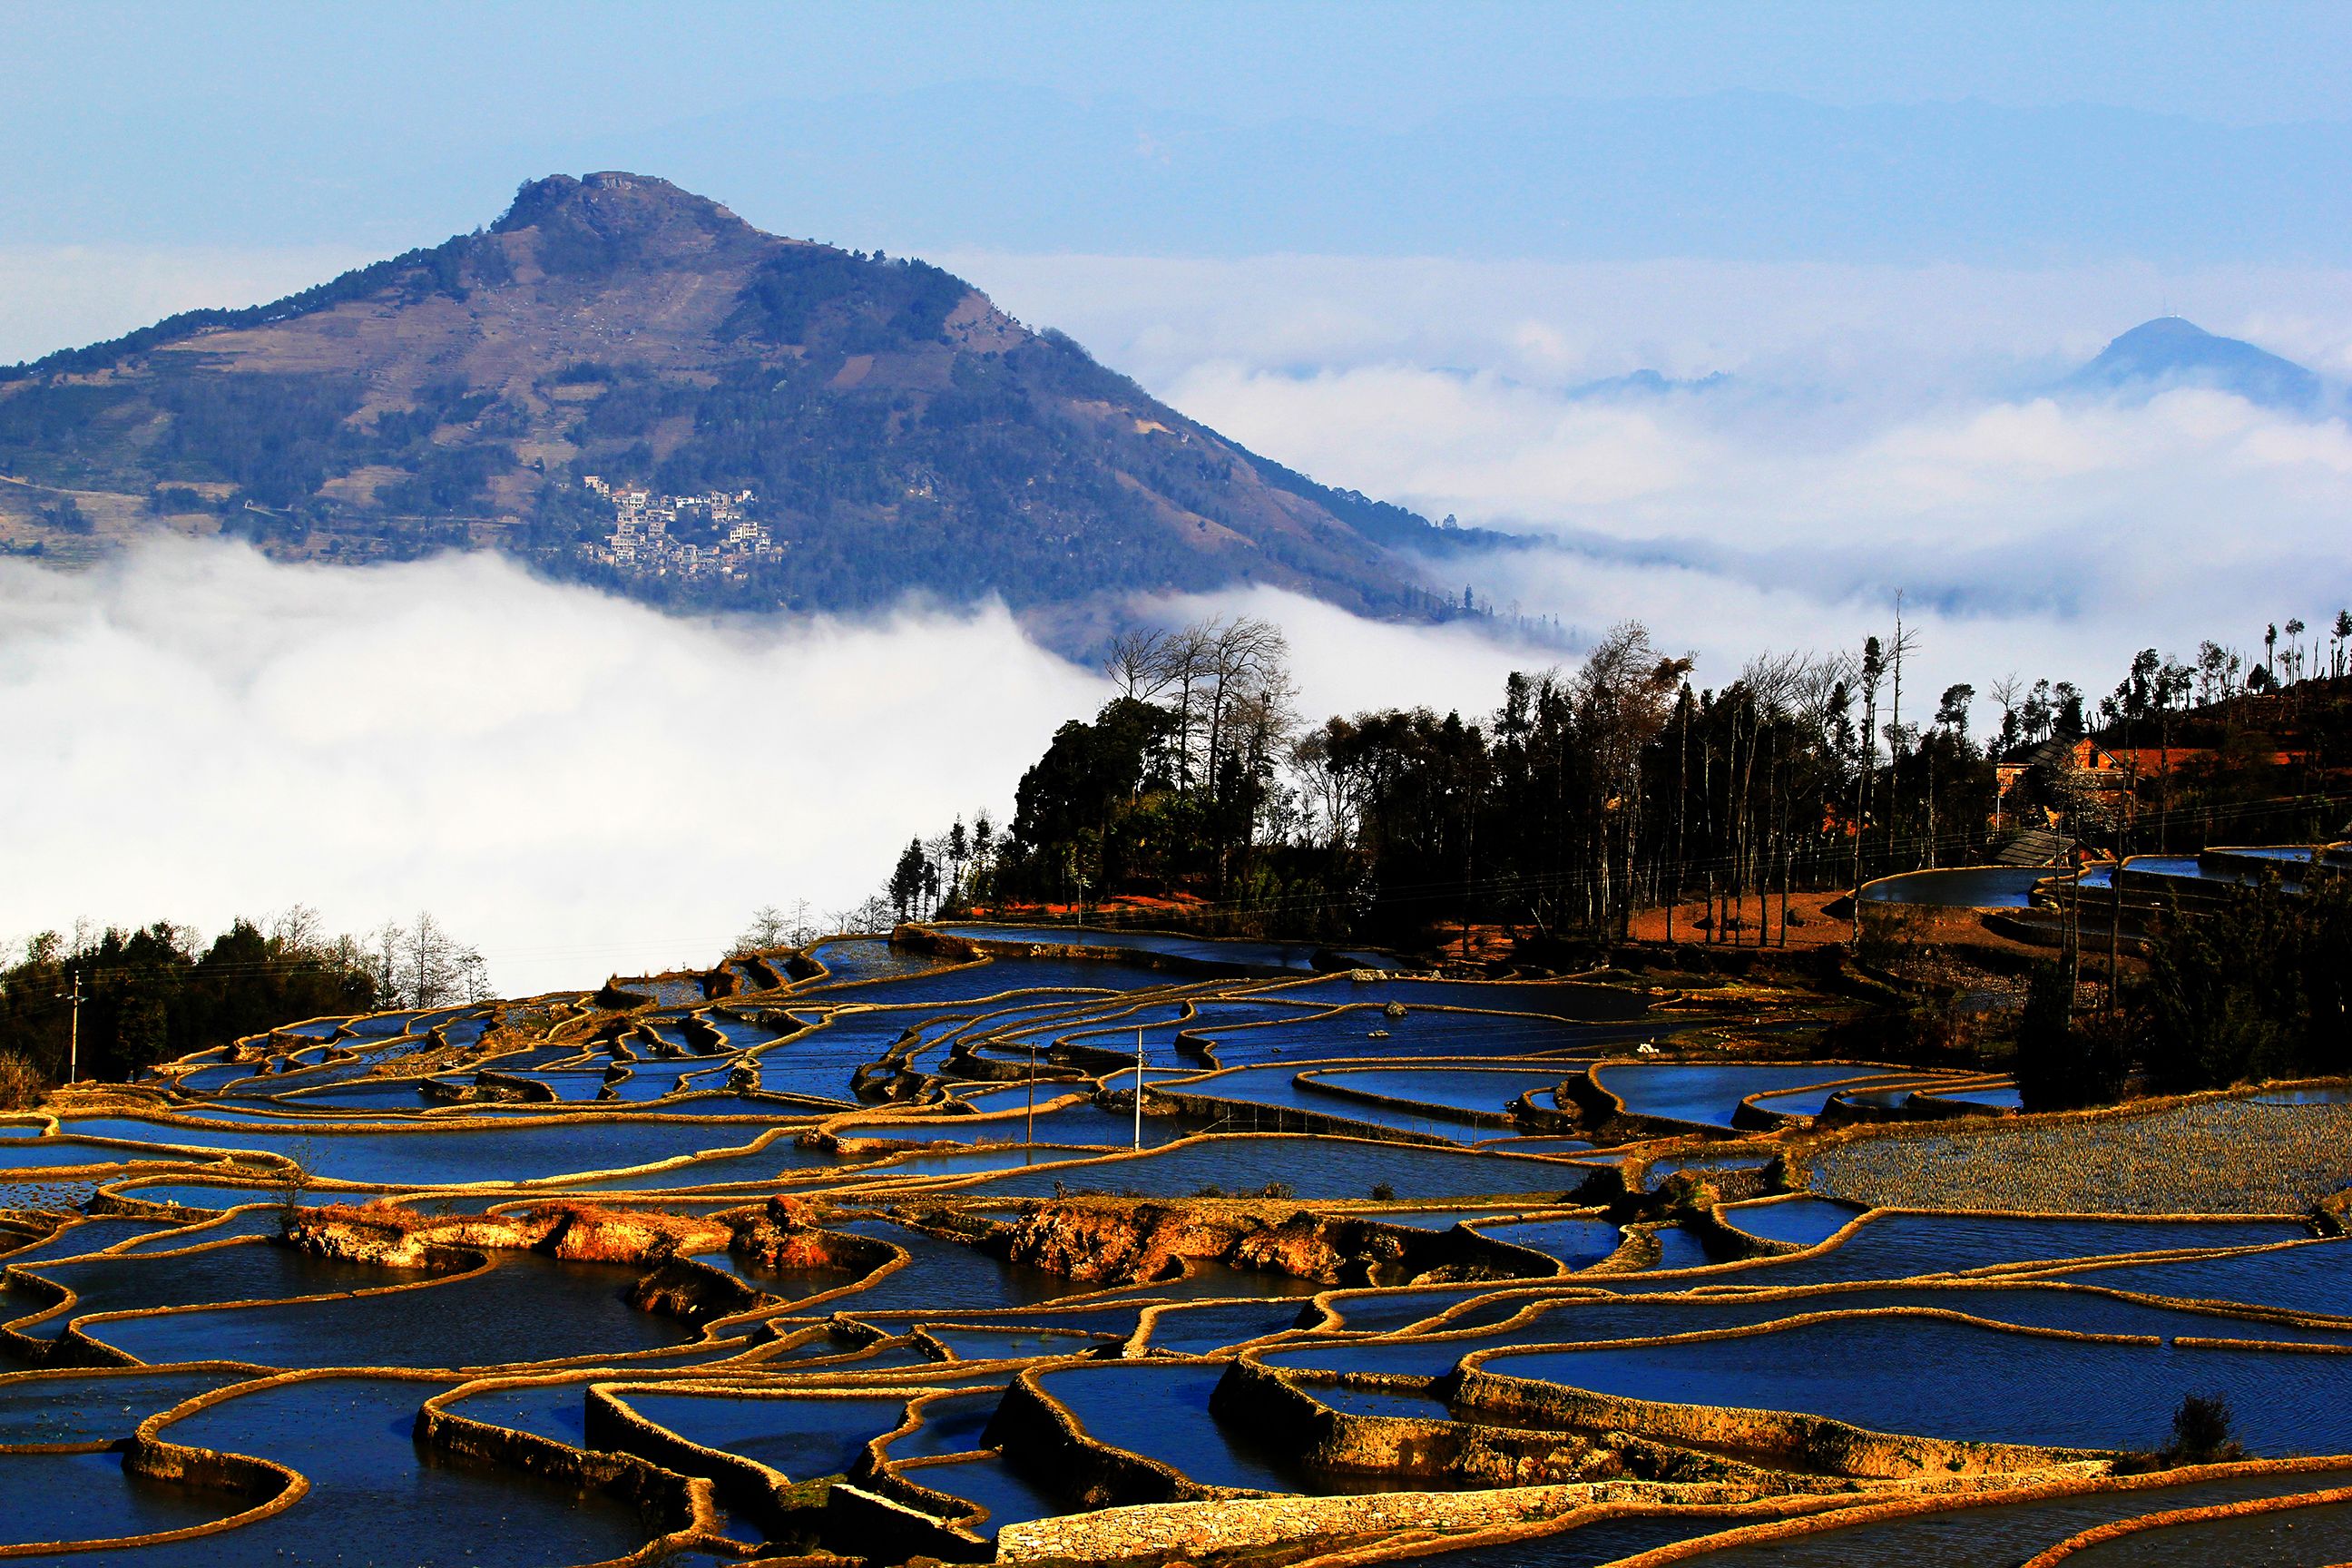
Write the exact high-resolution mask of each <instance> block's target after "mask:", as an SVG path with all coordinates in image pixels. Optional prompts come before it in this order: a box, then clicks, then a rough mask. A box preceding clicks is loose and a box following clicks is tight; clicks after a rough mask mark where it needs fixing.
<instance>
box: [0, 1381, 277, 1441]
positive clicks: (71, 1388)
mask: <svg viewBox="0 0 2352 1568" xmlns="http://www.w3.org/2000/svg"><path fill="white" fill-rule="evenodd" d="M252 1375H253V1374H252V1373H247V1372H200V1371H194V1370H185V1371H177V1370H170V1371H155V1372H150V1371H148V1370H147V1369H145V1368H143V1367H138V1368H132V1369H130V1370H128V1371H123V1370H116V1369H110V1370H101V1371H79V1370H77V1371H71V1372H50V1373H27V1374H24V1375H20V1376H16V1377H0V1447H25V1446H27V1445H34V1444H56V1445H61V1444H67V1443H111V1442H115V1441H118V1440H120V1439H121V1438H124V1437H128V1436H131V1432H132V1431H133V1430H135V1429H136V1428H137V1426H138V1425H139V1423H141V1422H142V1421H144V1420H145V1419H147V1417H148V1416H150V1415H154V1414H155V1413H156V1412H158V1411H162V1410H169V1409H171V1408H172V1406H173V1405H178V1404H180V1403H181V1402H182V1401H184V1400H189V1399H194V1397H195V1396H196V1395H197V1394H206V1393H210V1392H211V1391H212V1390H214V1389H215V1388H226V1387H227V1386H228V1385H229V1384H232V1383H242V1382H244V1381H245V1380H246V1379H247V1378H249V1377H251V1376H252Z"/></svg>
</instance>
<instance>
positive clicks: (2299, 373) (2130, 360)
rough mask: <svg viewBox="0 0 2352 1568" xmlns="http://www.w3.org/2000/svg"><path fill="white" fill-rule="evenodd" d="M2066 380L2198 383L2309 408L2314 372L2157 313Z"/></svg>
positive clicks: (2104, 386)
mask: <svg viewBox="0 0 2352 1568" xmlns="http://www.w3.org/2000/svg"><path fill="white" fill-rule="evenodd" d="M2069 384H2070V385H2073V386H2075V387H2078V388H2083V389H2086V390H2091V391H2099V392H2111V393H2138V394H2142V395H2147V394H2151V393H2155V392H2159V391H2162V390H2164V389H2165V388H2167V387H2171V386H2202V387H2210V388H2211V389H2212V390H2214V391H2217V392H2228V393H2232V394H2235V395H2237V396H2240V397H2242V398H2244V399H2245V400H2246V401H2247V402H2249V403H2255V404H2260V405H2263V406H2264V407H2271V408H2308V407H2311V406H2312V405H2315V404H2316V403H2317V402H2318V401H2319V398H2320V384H2319V377H2318V376H2316V375H2315V374H2313V373H2312V372H2310V371H2309V370H2306V369H2305V367H2303V366H2302V365H2299V364H2297V363H2294V361H2293V360H2289V359H2282V358H2280V357H2279V356H2278V355H2277V354H2274V353H2271V352H2270V351H2268V350H2267V349H2262V348H2257V347H2255V346H2254V345H2253V344H2252V343H2250V342H2244V341H2242V340H2241V339H2238V338H2225V337H2222V336H2221V335H2220V334H2219V333H2216V332H2209V331H2206V330H2205V329H2204V328H2202V327H2200V326H2199V325H2198V324H2197V323H2196V322H2194V321H2189V320H2188V319H2187V318H2186V317H2182V316H2158V317H2157V318H2156V319H2155V320H2154V321H2142V322H2141V323H2140V324H2139V325H2138V326H2137V327H2134V328H2132V329H2131V331H2127V332H2125V333H2124V334H2122V335H2121V336H2120V337H2117V338H2116V340H2115V341H2114V342H2110V343H2109V344H2107V346H2106V347H2105V348H2104V349H2102V350H2101V351H2100V352H2099V356H2098V357H2097V358H2096V359H2095V360H2093V361H2091V363H2088V364H2086V365H2084V367H2083V368H2082V369H2081V370H2079V371H2076V372H2075V373H2074V375H2073V376H2071V377H2070V378H2069Z"/></svg>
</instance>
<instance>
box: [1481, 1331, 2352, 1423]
mask: <svg viewBox="0 0 2352 1568" xmlns="http://www.w3.org/2000/svg"><path fill="white" fill-rule="evenodd" d="M1486 1370H1487V1371H1489V1372H1497V1373H1507V1374H1509V1375H1512V1376H1517V1377H1532V1378H1541V1379H1544V1380H1547V1381H1549V1382H1555V1383H1563V1384H1569V1385H1570V1386H1572V1387H1576V1388H1583V1389H1589V1390H1591V1391H1592V1392H1594V1393H1599V1394H1621V1395H1623V1396H1626V1397H1629V1398H1634V1399H1651V1400H1666V1401H1672V1402H1675V1403H1677V1404H1690V1405H1730V1406H1735V1407H1744V1408H1748V1409H1761V1410H1790V1411H1799V1412H1802V1413H1804V1414H1808V1415H1827V1416H1831V1417H1832V1418H1834V1419H1836V1420H1840V1421H1847V1422H1851V1423H1853V1425H1855V1426H1864V1427H1869V1428H1872V1429H1874V1430H1878V1431H1889V1432H1902V1433H1906V1434H1914V1435H1917V1436H1931V1437H1949V1438H1957V1439H1961V1440H1968V1441H1990V1442H2009V1443H2034V1444H2047V1445H2052V1446H2056V1447H2085V1448H2154V1447H2159V1446H2161V1445H2162V1444H2163V1442H2164V1441H2165V1440H2166V1438H2167V1437H2168V1436H2169V1433H2170V1424H2171V1420H2172V1413H2173V1410H2174V1408H2175V1407H2176V1406H2177V1405H2179V1403H2180V1399H2181V1396H2182V1395H2183V1394H2189V1393H2201V1392H2205V1391H2209V1390H2218V1391H2220V1392H2221V1393H2222V1394H2224V1395H2225V1396H2226V1397H2227V1398H2228V1399H2229V1401H2230V1405H2231V1409H2233V1410H2234V1411H2236V1412H2237V1414H2238V1416H2239V1426H2240V1431H2241V1434H2242V1438H2243V1440H2244V1441H2245V1442H2246V1444H2247V1446H2248V1447H2250V1448H2252V1450H2253V1451H2254V1452H2256V1453H2258V1454H2273V1455H2276V1454H2284V1453H2316V1454H2333V1453H2340V1452H2344V1451H2345V1450H2346V1449H2347V1448H2352V1409H2347V1408H2346V1406H2345V1405H2344V1404H2343V1402H2342V1401H2340V1400H2337V1399H2334V1398H2332V1397H2330V1396H2329V1394H2328V1393H2327V1391H2328V1390H2329V1389H2331V1388H2335V1387H2337V1386H2339V1385H2340V1383H2341V1373H2342V1367H2341V1365H2340V1363H2339V1362H2338V1360H2337V1358H2336V1357H2335V1356H2331V1355H2325V1354H2319V1353H2305V1352H2288V1351H2255V1350H2221V1349H2205V1348H2198V1349H2177V1348H2174V1347H2171V1346H2141V1345H2120V1344H2109V1343H2102V1342H2085V1341H2080V1340H2064V1339H2053V1338H2047V1337H2044V1336H2041V1335H2034V1334H2022V1333H2014V1332H2008V1331H2001V1330H1997V1329H1990V1328H1984V1327H1980V1326H1979V1325H1977V1324H1973V1323H1964V1322H1955V1321H1948V1320H1944V1319H1937V1318H1921V1317H1902V1318H1874V1317H1867V1316H1864V1317H1843V1318H1838V1319H1835V1320H1833V1321H1826V1322H1815V1323H1807V1324H1800V1325H1797V1326H1795V1327H1792V1328H1785V1329H1777V1330H1768V1331H1763V1332H1759V1333H1752V1334H1745V1335H1739V1336H1736V1337H1726V1338H1721V1339H1710V1340H1699V1341H1685V1342H1677V1343H1673V1344H1661V1345H1640V1346H1620V1347H1607V1348H1602V1349H1597V1350H1582V1351H1569V1352H1507V1353H1505V1354H1503V1355H1499V1356H1496V1358H1494V1359H1493V1360H1492V1361H1490V1362H1488V1363H1486Z"/></svg>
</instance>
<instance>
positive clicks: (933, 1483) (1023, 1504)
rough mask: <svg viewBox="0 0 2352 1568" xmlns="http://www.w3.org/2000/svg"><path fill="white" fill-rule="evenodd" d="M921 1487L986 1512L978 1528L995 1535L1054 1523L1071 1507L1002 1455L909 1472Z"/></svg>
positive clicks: (911, 1479)
mask: <svg viewBox="0 0 2352 1568" xmlns="http://www.w3.org/2000/svg"><path fill="white" fill-rule="evenodd" d="M907 1479H908V1480H910V1481H913V1482H914V1483H915V1484H916V1485H918V1486H923V1487H929V1488H930V1489H932V1490H934V1491H940V1492H945V1493H947V1494H948V1495H949V1496H950V1497H957V1498H961V1499H963V1500H965V1501H966V1502H969V1503H971V1504H972V1505H973V1506H974V1507H976V1508H981V1509H985V1510H987V1518H986V1519H985V1520H984V1521H982V1522H981V1524H980V1525H979V1526H978V1527H977V1528H978V1531H979V1532H980V1533H981V1534H982V1535H993V1534H995V1533H996V1531H998V1530H999V1529H1000V1528H1002V1527H1003V1526H1004V1525H1008V1524H1020V1523H1023V1522H1024V1521H1029V1520H1033V1519H1050V1518H1052V1517H1053V1516H1054V1515H1055V1514H1057V1513H1061V1512H1063V1511H1064V1510H1066V1507H1067V1505H1066V1504H1065V1503H1064V1502H1063V1501H1062V1500H1060V1499H1059V1498H1058V1497H1056V1496H1055V1495H1054V1494H1053V1493H1052V1492H1050V1491H1047V1490H1045V1489H1044V1488H1042V1487H1040V1486H1038V1485H1037V1484H1036V1483H1035V1482H1034V1481H1032V1480H1030V1479H1028V1478H1027V1477H1026V1476H1024V1475H1023V1474H1022V1473H1021V1472H1020V1471H1019V1470H1017V1469H1014V1468H1013V1467H1012V1466H1011V1465H1010V1464H1008V1463H1006V1462H1005V1460H1004V1458H1003V1457H1002V1456H1001V1455H997V1454H980V1455H975V1456H974V1457H972V1458H968V1459H951V1460H949V1461H947V1462H946V1463H944V1464H937V1465H923V1466H919V1467H918V1468H913V1469H910V1470H908V1472H907Z"/></svg>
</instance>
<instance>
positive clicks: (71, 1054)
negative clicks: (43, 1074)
mask: <svg viewBox="0 0 2352 1568" xmlns="http://www.w3.org/2000/svg"><path fill="white" fill-rule="evenodd" d="M80 1079H81V975H80V973H79V972H77V973H75V975H74V977H73V1024H72V1026H71V1027H70V1029H69V1031H68V1034H67V1036H66V1081H67V1082H68V1083H78V1082H79V1081H80Z"/></svg>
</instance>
